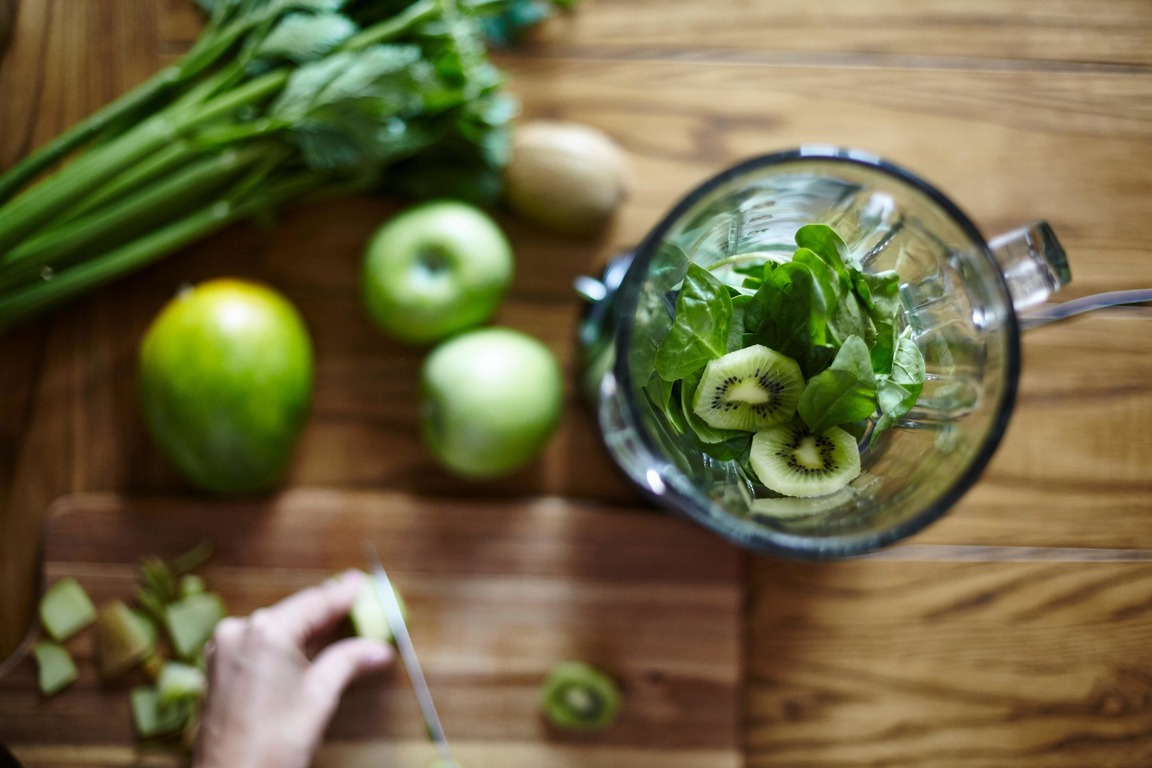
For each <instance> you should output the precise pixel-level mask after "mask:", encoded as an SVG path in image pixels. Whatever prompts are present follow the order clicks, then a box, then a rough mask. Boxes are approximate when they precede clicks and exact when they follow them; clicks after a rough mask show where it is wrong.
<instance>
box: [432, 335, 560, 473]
mask: <svg viewBox="0 0 1152 768" xmlns="http://www.w3.org/2000/svg"><path fill="white" fill-rule="evenodd" d="M421 385H422V390H423V404H422V414H421V415H422V427H423V434H424V439H425V442H426V443H427V444H428V446H429V448H430V449H431V450H432V452H433V453H434V454H435V455H436V457H437V458H438V459H439V460H440V462H441V463H442V464H443V465H444V466H445V467H447V468H448V469H450V470H451V471H453V472H455V473H456V474H459V475H463V476H465V477H473V478H484V477H493V476H496V475H502V474H506V473H508V472H511V471H512V470H515V469H517V468H519V467H521V466H523V465H525V464H527V463H528V462H529V461H531V460H532V459H534V458H535V457H536V456H537V455H538V454H539V453H540V452H541V451H542V450H543V449H544V446H545V445H546V444H547V442H548V439H549V438H550V437H551V436H552V433H553V432H554V431H555V430H556V427H557V425H558V423H559V420H560V411H561V407H562V405H563V401H564V383H563V378H562V376H561V373H560V364H559V362H558V361H557V359H556V356H555V355H554V354H553V353H552V351H551V350H550V349H549V348H548V347H546V346H545V345H544V344H543V343H541V342H540V341H538V340H537V339H535V338H533V337H532V336H529V335H528V334H525V333H521V332H520V331H514V330H511V329H509V328H485V329H482V330H478V331H470V332H468V333H464V334H461V335H460V336H457V337H455V338H453V339H450V340H448V341H446V342H444V343H443V344H441V345H440V346H438V347H436V348H435V349H434V350H433V351H432V353H431V354H430V355H428V357H427V358H426V359H425V361H424V365H423V369H422V371H421Z"/></svg>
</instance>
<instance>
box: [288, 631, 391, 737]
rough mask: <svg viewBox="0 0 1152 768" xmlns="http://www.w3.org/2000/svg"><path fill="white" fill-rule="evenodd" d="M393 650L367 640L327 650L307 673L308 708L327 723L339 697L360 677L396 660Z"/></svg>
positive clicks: (335, 645) (341, 643) (337, 645)
mask: <svg viewBox="0 0 1152 768" xmlns="http://www.w3.org/2000/svg"><path fill="white" fill-rule="evenodd" d="M395 657H396V656H395V651H393V650H392V646H390V645H385V644H384V643H381V642H379V641H376V640H368V639H366V638H359V637H354V638H349V639H347V640H341V641H339V642H337V643H333V644H332V645H330V646H328V647H327V648H325V649H324V650H323V651H321V653H320V655H319V656H317V657H316V659H315V660H314V661H313V662H312V666H311V668H310V669H309V670H308V680H307V684H308V687H309V690H310V692H311V696H310V697H309V707H315V712H314V714H315V716H316V717H319V718H323V721H324V722H325V723H327V722H328V720H329V718H331V717H332V713H333V712H335V710H336V704H337V703H338V702H339V701H340V694H342V693H343V692H344V689H345V688H347V687H348V684H349V683H351V682H352V681H353V680H355V679H356V678H357V677H360V676H361V675H365V674H368V673H370V672H375V671H377V670H380V669H383V668H384V667H386V666H388V665H389V664H391V663H392V661H393V660H394V659H395Z"/></svg>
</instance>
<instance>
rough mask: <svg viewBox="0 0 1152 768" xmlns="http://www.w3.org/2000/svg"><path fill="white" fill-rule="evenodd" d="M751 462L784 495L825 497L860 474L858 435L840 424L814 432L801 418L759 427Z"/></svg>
mask: <svg viewBox="0 0 1152 768" xmlns="http://www.w3.org/2000/svg"><path fill="white" fill-rule="evenodd" d="M748 463H749V464H751V465H752V470H753V471H754V472H755V473H756V476H757V477H758V478H759V479H760V482H761V483H763V484H764V486H765V487H767V488H769V489H770V490H773V491H776V493H779V494H781V495H783V496H824V495H826V494H829V493H833V492H835V491H838V490H839V489H841V488H843V487H844V486H845V485H847V484H848V483H849V482H851V481H852V480H853V479H854V478H855V477H856V476H857V475H859V474H860V449H859V446H857V445H856V438H854V437H852V435H850V434H848V433H847V432H845V431H844V430H843V429H840V427H832V428H831V429H826V430H824V431H823V432H817V433H813V432H812V431H811V430H809V429H808V427H807V426H806V425H805V424H804V423H803V422H801V421H800V420H799V419H794V420H793V421H791V422H790V423H788V424H779V425H777V426H774V427H769V428H768V429H764V430H760V431H759V432H757V433H756V434H755V435H754V436H753V437H752V450H751V453H750V454H749V456H748Z"/></svg>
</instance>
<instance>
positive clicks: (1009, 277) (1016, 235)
mask: <svg viewBox="0 0 1152 768" xmlns="http://www.w3.org/2000/svg"><path fill="white" fill-rule="evenodd" d="M988 247H989V248H990V249H991V250H992V255H993V256H994V257H995V258H996V261H997V262H998V263H999V264H1000V269H1001V271H1002V272H1003V273H1004V279H1005V280H1006V281H1007V282H1008V292H1009V293H1010V294H1011V295H1012V306H1013V307H1015V308H1016V311H1017V312H1020V311H1022V310H1026V309H1028V308H1030V307H1034V306H1036V305H1037V304H1042V303H1044V301H1045V300H1046V299H1047V298H1048V297H1049V296H1051V295H1052V294H1053V293H1055V292H1056V291H1058V290H1059V289H1060V288H1062V287H1064V286H1065V285H1067V284H1068V281H1070V280H1071V279H1072V271H1071V270H1070V269H1069V268H1068V257H1067V256H1066V255H1065V254H1064V247H1063V246H1062V245H1060V241H1059V240H1057V239H1056V234H1055V233H1054V232H1053V231H1052V227H1050V226H1049V225H1048V222H1046V221H1038V222H1036V223H1035V224H1030V225H1029V226H1026V227H1021V228H1020V229H1017V230H1013V231H1012V232H1008V233H1006V234H1003V235H1000V236H999V237H995V238H993V239H992V240H991V241H989V243H988Z"/></svg>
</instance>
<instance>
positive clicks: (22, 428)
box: [0, 0, 1152, 768]
mask: <svg viewBox="0 0 1152 768" xmlns="http://www.w3.org/2000/svg"><path fill="white" fill-rule="evenodd" d="M0 5H3V4H0ZM20 5H21V13H20V16H19V18H18V24H17V25H16V28H15V33H14V35H13V42H12V47H11V49H10V50H9V52H8V54H7V57H6V58H5V59H4V60H3V62H2V64H0V105H2V106H0V165H7V164H8V163H10V162H11V161H13V160H15V159H16V158H17V157H19V156H20V155H21V154H22V153H23V152H25V151H27V150H28V149H29V148H30V147H32V146H34V145H35V144H37V143H39V142H41V141H43V140H45V139H47V138H49V137H51V136H52V135H54V134H55V133H57V132H58V131H60V130H61V129H63V128H64V127H66V126H67V125H69V124H70V123H72V122H73V121H75V120H76V119H78V118H80V117H82V116H83V115H85V114H86V113H88V112H90V111H91V110H93V109H94V108H96V107H98V106H99V105H101V104H102V103H104V102H106V101H107V100H109V99H111V98H113V97H114V96H116V95H117V94H119V93H121V92H122V91H124V90H125V89H127V88H128V87H130V86H132V85H133V84H135V83H137V82H139V81H141V80H143V79H145V78H146V77H147V76H148V75H149V74H151V73H152V72H154V71H155V70H156V69H157V68H158V67H159V66H161V64H162V63H164V62H166V61H169V60H171V59H173V58H174V57H176V56H178V55H179V53H180V52H181V51H183V50H184V49H186V47H187V46H188V44H189V41H190V40H191V39H193V38H194V36H195V33H196V28H197V23H198V22H197V17H196V14H195V13H194V12H193V11H192V9H191V3H190V2H189V1H188V0H85V1H84V2H76V0H24V2H23V3H21V4H20ZM499 62H500V64H501V65H502V66H503V67H504V69H505V70H506V71H507V72H508V73H509V74H510V76H511V86H512V88H513V90H514V91H515V92H516V93H517V94H518V95H519V96H520V98H521V99H522V101H523V104H524V113H525V116H526V117H536V116H548V117H559V118H567V119H572V120H576V121H579V122H583V123H588V124H591V125H594V126H597V127H599V128H602V129H603V130H605V131H607V132H608V133H610V134H611V135H613V136H614V137H615V138H616V139H617V140H618V141H619V142H620V143H621V145H622V146H623V147H624V148H625V149H626V150H627V152H628V154H629V155H630V157H631V160H632V163H633V166H634V185H633V194H632V196H631V198H630V200H629V201H628V203H627V206H626V207H625V209H624V210H623V211H622V214H621V216H620V218H619V220H618V222H617V223H616V225H615V227H614V228H613V229H612V230H611V231H610V232H608V233H606V234H605V235H604V236H603V237H602V238H600V239H598V240H595V241H591V242H574V241H564V240H558V239H556V238H553V237H550V236H547V235H543V234H540V233H538V232H534V231H532V230H531V229H529V228H527V227H525V226H523V225H522V224H520V223H519V222H517V221H515V220H513V219H510V218H503V219H502V221H503V222H504V223H505V225H506V227H507V230H508V232H509V235H510V237H511V238H512V240H513V242H514V244H515V246H516V250H517V256H518V260H519V262H518V263H519V271H518V274H517V277H516V281H515V284H514V286H513V289H512V292H511V296H510V298H509V300H508V301H507V303H506V304H505V306H504V307H503V309H502V310H501V312H500V315H499V318H498V320H499V322H501V323H503V324H507V325H512V326H516V327H521V328H524V329H529V330H531V331H532V332H533V333H535V334H537V335H538V336H540V337H541V338H543V339H544V340H545V341H546V342H547V343H548V344H549V345H550V346H551V347H552V348H553V349H555V350H556V352H557V353H558V354H559V355H560V356H561V357H562V359H563V361H564V362H565V364H566V366H568V368H569V370H570V371H571V369H572V366H573V360H574V350H573V334H574V328H575V323H576V319H577V315H578V311H579V307H578V304H577V301H576V299H575V297H574V294H573V292H572V290H571V282H572V278H574V277H575V276H577V275H578V274H581V273H585V272H588V271H590V270H592V269H594V265H595V264H596V263H598V262H599V261H602V260H603V259H604V258H606V257H607V256H608V255H610V254H612V253H613V252H615V251H617V250H619V249H621V248H623V247H625V246H627V245H629V244H631V243H634V242H636V240H637V239H638V238H639V237H641V236H642V235H643V234H644V232H645V231H646V230H647V229H648V228H650V227H651V226H652V225H653V224H654V223H655V221H656V220H657V218H658V217H659V216H660V215H661V214H662V213H663V212H664V211H665V210H666V209H667V208H668V207H669V206H670V205H671V204H672V203H673V202H674V201H675V200H676V199H677V198H678V196H679V195H681V194H682V193H683V192H684V191H686V190H687V189H688V188H689V187H691V186H692V185H694V184H695V183H696V182H698V181H700V180H702V179H703V178H705V177H706V176H708V175H710V174H712V173H714V172H716V171H718V170H720V169H722V168H723V167H725V166H726V165H729V164H731V163H732V162H734V161H736V160H738V159H741V158H744V157H746V156H749V155H753V154H759V153H763V152H767V151H772V150H777V149H783V148H789V147H793V146H796V145H798V144H801V143H824V144H841V145H848V146H853V147H858V148H861V149H865V150H868V151H871V152H874V153H877V154H880V155H882V156H885V157H887V158H888V159H890V160H892V161H895V162H897V163H899V164H902V165H904V166H906V167H908V168H910V169H913V170H915V171H917V172H919V173H920V174H921V175H923V176H924V177H925V178H927V179H928V180H929V181H930V182H932V183H934V184H935V185H937V186H938V187H940V188H942V189H944V190H946V191H947V192H948V193H949V194H950V195H951V196H952V197H953V198H954V199H955V200H956V201H957V202H958V203H959V205H960V206H961V207H962V208H963V209H965V210H966V211H967V212H968V213H969V214H970V215H971V216H972V218H973V219H974V220H975V221H976V222H977V224H978V225H979V226H980V227H981V228H982V229H983V230H984V231H985V233H987V234H994V233H997V232H1001V231H1005V230H1007V229H1010V228H1012V227H1015V226H1017V225H1020V224H1023V223H1027V222H1030V221H1032V220H1035V219H1040V218H1044V219H1047V220H1048V221H1050V222H1051V223H1052V225H1053V227H1054V228H1055V230H1056V231H1057V233H1058V234H1059V235H1060V237H1061V239H1062V241H1063V243H1064V245H1065V247H1066V248H1067V251H1068V254H1069V259H1070V262H1071V265H1072V271H1073V275H1074V276H1073V283H1072V284H1071V285H1070V286H1069V287H1068V288H1067V289H1066V291H1065V294H1066V296H1067V297H1075V296H1081V295H1086V294H1089V293H1093V292H1097V291H1104V290H1116V289H1127V288H1142V287H1152V258H1150V254H1152V246H1150V245H1149V244H1150V243H1152V173H1150V172H1149V169H1150V168H1152V3H1149V2H1148V0H1098V2H1095V3H1084V2H1072V0H972V1H971V2H962V3H957V2H954V1H950V2H943V1H942V0H923V1H922V2H918V3H906V2H898V1H897V0H871V1H870V2H858V1H853V0H829V1H828V2H822V3H813V2H802V1H801V0H742V1H741V2H736V1H735V0H731V1H730V2H711V3H702V2H698V1H690V0H616V2H612V1H611V0H585V2H584V4H583V5H582V6H581V8H580V9H579V10H578V12H577V13H575V14H574V15H573V16H571V17H570V18H566V19H559V20H556V21H555V22H554V23H551V24H550V25H549V26H548V28H547V29H545V30H543V32H542V34H540V35H538V36H537V37H536V38H535V39H534V41H533V42H532V43H531V44H530V45H529V46H527V47H525V48H523V49H520V50H518V51H516V52H513V53H506V54H501V55H500V57H499ZM392 210H394V206H393V205H392V204H390V203H388V202H387V201H381V200H374V199H361V200H355V201H350V202H343V203H340V204H335V205H326V206H321V207H317V208H312V209H308V210H303V211H300V212H296V213H292V214H291V215H289V216H285V217H284V218H283V219H282V220H281V222H280V224H279V225H278V226H277V227H276V228H275V229H273V230H262V229H259V228H257V227H249V226H242V227H237V228H234V229H231V230H229V231H227V232H224V233H221V234H220V235H218V236H216V237H213V238H211V239H210V240H208V241H206V242H204V243H202V244H200V245H197V246H195V247H193V248H190V249H188V250H187V251H185V252H183V253H181V254H178V255H176V256H175V257H173V258H170V259H169V260H167V261H165V262H164V263H162V264H160V265H158V266H156V267H154V268H151V269H149V270H147V271H145V272H143V273H140V274H138V275H136V276H134V277H132V278H129V279H127V280H124V281H122V282H120V283H118V284H116V285H114V286H111V287H108V288H107V289H104V290H100V291H98V292H97V293H95V294H92V295H90V296H88V297H86V298H84V299H82V300H80V301H77V302H75V303H74V304H71V305H69V306H68V307H67V308H65V309H63V310H61V311H58V312H56V313H55V314H53V315H51V316H50V317H47V318H45V319H43V320H40V321H36V322H34V323H31V324H28V325H25V326H23V327H20V328H18V329H16V330H14V331H11V332H8V333H6V334H4V335H3V336H0V586H2V594H3V601H2V604H3V612H2V613H0V627H3V628H4V629H5V631H6V634H7V638H5V642H8V643H10V642H11V637H12V635H13V634H14V633H13V627H14V626H15V624H16V617H17V616H18V615H19V614H20V612H21V611H22V610H23V609H24V608H25V607H26V606H27V603H28V600H29V599H30V595H31V594H32V591H33V585H34V581H35V580H34V573H35V566H34V563H35V556H34V552H35V550H36V542H37V540H38V534H39V526H40V521H41V518H42V515H43V512H44V510H45V509H47V508H48V506H49V505H50V504H51V502H52V501H53V500H54V499H56V498H57V497H59V496H61V495H63V494H67V493H73V492H81V491H111V492H120V493H126V494H130V495H131V494H151V495H156V494H171V495H187V493H188V491H187V489H186V488H185V486H183V485H182V483H181V482H180V480H179V479H178V478H177V477H176V476H175V475H174V474H173V472H172V471H171V470H170V469H169V468H168V467H167V466H166V465H165V464H164V463H163V462H162V461H161V460H160V459H159V458H158V457H157V456H156V455H155V454H154V451H153V449H152V447H151V446H150V444H149V442H148V440H147V438H146V436H145V434H144V432H143V428H142V425H141V423H140V418H139V414H138V412H137V409H136V406H135V401H134V395H135V393H134V389H133V384H132V382H133V376H134V365H135V358H134V354H135V348H136V345H137V343H138V341H139V338H140V334H141V332H142V330H143V328H144V327H145V325H146V324H147V322H148V321H149V319H150V318H151V317H152V316H153V315H154V313H155V312H156V311H157V309H158V308H159V306H160V305H161V304H162V303H163V301H164V300H165V299H166V298H167V297H169V296H170V295H171V294H172V293H173V291H174V290H175V289H176V287H177V286H178V285H179V284H181V283H184V282H188V281H196V280H199V279H202V278H206V277H210V276H216V275H223V274H230V275H248V276H254V277H259V278H261V279H265V280H268V281H270V282H272V283H273V284H275V285H276V286H277V287H279V288H280V289H282V290H283V291H284V292H285V293H287V294H288V295H289V296H290V297H291V298H292V299H293V300H294V301H296V302H297V303H298V304H299V305H300V307H301V308H302V310H303V312H304V314H305V316H306V317H307V318H308V320H309V322H310V324H311V326H312V328H313V331H314V334H315V337H316V346H317V353H318V366H319V369H318V382H317V384H318V386H317V398H316V407H315V411H314V414H313V418H312V420H311V422H310V423H309V426H308V429H307V432H306V434H305V436H304V439H303V442H302V445H301V446H300V450H299V453H298V456H297V461H296V463H295V465H294V469H293V472H292V475H291V478H290V480H289V486H290V487H292V488H306V487H324V488H337V489H341V488H343V489H359V490H375V489H379V490H384V491H388V492H399V493H405V494H412V495H413V496H414V497H417V498H419V497H425V496H427V497H433V496H459V497H467V496H470V495H478V496H484V497H486V498H502V497H506V498H522V497H541V496H543V497H560V498H568V499H573V500H581V501H598V502H602V503H605V504H610V505H630V504H635V501H636V500H635V496H634V494H633V492H632V490H631V489H630V487H629V486H628V484H627V483H625V482H624V481H623V480H622V479H621V477H620V475H619V474H618V473H617V472H616V471H615V470H614V468H613V466H612V465H611V463H610V462H609V460H608V458H607V457H606V455H605V454H604V452H603V450H602V449H601V448H600V447H599V445H598V443H597V440H596V435H595V432H594V431H593V429H592V426H591V424H590V422H589V420H588V418H587V415H586V414H585V412H584V411H583V410H582V408H581V407H580V404H579V403H578V401H577V397H576V393H575V391H574V387H573V386H572V385H571V384H570V385H569V392H568V408H567V410H566V413H565V419H564V423H563V426H562V429H561V432H560V434H559V436H558V437H557V438H556V440H554V441H553V443H552V444H551V445H550V447H549V449H548V450H547V452H546V454H545V455H544V456H543V458H542V459H541V460H540V461H539V462H538V463H536V464H534V465H533V466H531V467H530V468H528V469H526V470H524V471H522V472H519V473H517V474H516V475H515V476H513V477H510V478H506V479H503V480H500V481H493V482H486V483H480V484H473V483H465V482H463V481H458V480H453V479H451V478H449V477H447V476H446V475H445V474H444V473H443V472H441V471H440V470H438V469H437V468H436V467H435V466H434V465H433V463H432V462H431V460H430V458H429V457H428V455H427V454H426V453H425V452H424V451H423V449H422V448H421V447H420V445H419V441H418V438H417V432H416V407H415V405H416V391H415V378H416V377H415V374H416V371H417V369H418V366H419V361H420V355H419V353H416V352H413V351H412V350H409V349H405V348H403V347H400V346H399V345H394V344H392V343H390V342H388V341H387V340H385V339H383V338H381V337H380V336H379V335H378V334H376V333H374V332H373V331H372V330H371V329H370V328H368V327H367V324H366V323H365V321H364V318H363V316H362V315H361V313H360V309H359V306H358V303H357V297H356V274H357V264H358V260H359V255H360V248H361V247H362V245H363V242H364V240H365V238H366V237H367V235H368V233H369V232H370V231H371V230H372V228H373V226H374V225H375V224H377V223H378V222H379V221H380V220H381V219H382V218H383V217H385V216H386V215H387V214H388V213H389V212H391V211H392ZM1150 329H1152V309H1149V308H1130V309H1123V310H1120V309H1118V310H1113V311H1108V312H1101V313H1098V314H1096V315H1093V316H1090V317H1085V318H1081V319H1077V320H1074V321H1071V322H1068V323H1066V324H1062V325H1056V326H1050V327H1047V328H1044V329H1040V330H1036V331H1033V332H1030V333H1028V334H1027V337H1026V339H1025V341H1024V345H1023V346H1024V356H1025V361H1024V373H1023V377H1022V381H1021V392H1020V397H1019V402H1018V407H1017V411H1016V413H1015V415H1014V417H1013V420H1012V423H1011V426H1010V428H1009V431H1008V434H1007V436H1006V439H1005V440H1004V442H1003V444H1002V446H1001V448H1000V449H999V452H998V453H997V455H996V457H995V459H994V461H993V463H992V464H991V466H990V467H989V469H988V471H987V472H986V474H985V476H984V477H983V479H982V480H981V482H980V483H979V484H978V485H977V487H976V488H975V489H973V491H971V492H970V493H969V494H968V495H967V496H966V497H965V498H964V499H963V500H962V502H961V503H960V504H959V505H958V506H957V507H956V508H955V510H954V511H953V513H952V514H951V515H950V516H949V517H948V518H947V519H946V520H945V521H943V522H941V523H940V524H938V525H936V526H934V527H932V528H930V529H929V530H928V531H925V532H924V533H923V534H921V535H919V536H918V537H916V538H915V539H913V540H912V541H911V542H910V543H909V544H907V545H905V546H902V547H898V548H895V549H892V550H889V551H887V552H885V553H883V554H882V555H880V556H877V557H872V558H867V559H862V560H856V561H852V562H844V563H836V564H810V563H792V562H783V561H778V560H771V559H766V558H762V557H756V556H749V557H748V558H747V561H748V562H747V564H748V568H747V585H746V586H747V603H746V606H745V638H744V642H745V648H744V655H745V660H744V681H745V684H744V686H743V702H742V708H743V739H744V746H745V753H746V759H747V765H749V766H753V767H755V768H768V767H769V766H772V767H773V768H780V767H781V766H886V767H889V766H961V765H963V766H999V765H1012V766H1147V765H1149V764H1152V355H1150V354H1149V353H1148V349H1147V344H1148V341H1147V340H1148V338H1149V330H1150ZM569 380H570V381H571V377H570V379H569Z"/></svg>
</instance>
